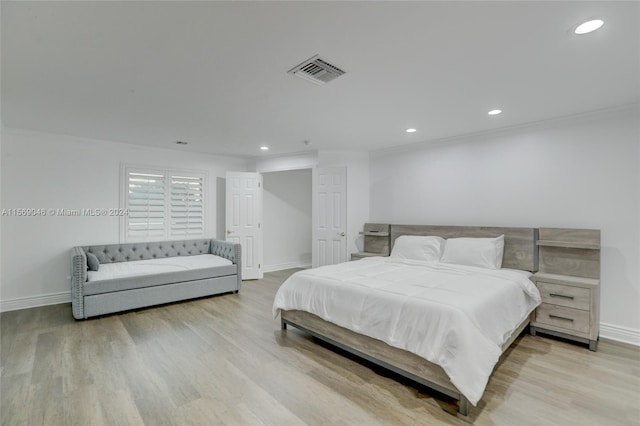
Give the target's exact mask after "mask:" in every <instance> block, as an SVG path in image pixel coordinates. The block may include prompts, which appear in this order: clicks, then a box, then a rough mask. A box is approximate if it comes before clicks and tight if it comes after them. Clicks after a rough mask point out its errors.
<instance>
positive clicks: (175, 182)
mask: <svg viewBox="0 0 640 426" xmlns="http://www.w3.org/2000/svg"><path fill="white" fill-rule="evenodd" d="M204 178H205V175H204V174H199V173H184V172H178V171H173V170H166V171H161V170H144V169H134V168H131V167H125V172H124V180H125V188H124V189H125V196H124V197H123V198H124V199H123V204H124V208H125V209H127V211H128V215H127V216H124V218H123V222H124V224H123V234H124V238H123V240H124V241H145V240H146V241H150V240H158V239H164V238H167V239H176V238H197V237H202V236H204Z"/></svg>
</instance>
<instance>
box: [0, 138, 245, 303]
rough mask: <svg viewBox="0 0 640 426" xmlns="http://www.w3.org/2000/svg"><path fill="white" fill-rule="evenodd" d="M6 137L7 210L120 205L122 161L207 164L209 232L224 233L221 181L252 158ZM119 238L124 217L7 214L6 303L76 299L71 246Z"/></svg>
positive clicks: (0, 296) (0, 293)
mask: <svg viewBox="0 0 640 426" xmlns="http://www.w3.org/2000/svg"><path fill="white" fill-rule="evenodd" d="M2 138H3V141H2V164H1V165H2V207H3V208H54V209H55V208H65V209H78V208H79V209H82V208H117V207H119V202H120V190H121V188H120V185H121V183H120V165H121V163H122V162H124V163H129V164H135V165H143V166H156V167H166V168H179V169H192V170H200V171H205V172H206V173H207V174H208V179H207V181H206V195H207V200H208V201H207V204H206V221H205V227H206V234H207V236H209V237H215V236H216V235H217V234H220V235H221V234H223V233H224V228H221V229H219V230H218V229H217V227H218V226H219V222H220V220H219V219H220V217H222V218H224V197H221V196H220V195H221V194H219V193H218V192H219V191H220V188H222V189H223V190H224V184H222V185H221V184H220V180H221V179H224V176H225V172H226V171H245V170H246V162H245V161H244V160H240V159H236V158H226V157H215V156H211V155H205V154H199V153H189V152H180V151H179V150H172V149H155V148H148V147H141V146H134V145H127V144H122V143H115V142H105V141H95V140H87V139H80V138H73V137H68V136H62V135H53V134H46V133H38V132H31V131H25V130H17V129H5V128H3V129H2ZM221 202H222V204H221ZM221 236H222V235H221ZM118 239H119V219H118V218H117V217H50V216H47V217H30V218H29V217H6V216H5V217H2V238H1V242H2V247H3V250H2V286H1V288H0V301H1V302H0V308H1V309H2V310H9V309H18V308H23V307H29V306H37V305H40V304H50V303H61V302H65V301H68V300H70V298H69V281H68V278H67V277H68V275H69V262H70V260H69V251H70V249H71V247H73V246H77V245H85V244H101V243H117V242H118Z"/></svg>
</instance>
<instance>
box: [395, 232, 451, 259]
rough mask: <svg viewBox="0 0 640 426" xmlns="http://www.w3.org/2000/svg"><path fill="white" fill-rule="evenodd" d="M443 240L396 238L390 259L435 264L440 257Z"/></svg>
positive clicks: (405, 236) (412, 236) (421, 237)
mask: <svg viewBox="0 0 640 426" xmlns="http://www.w3.org/2000/svg"><path fill="white" fill-rule="evenodd" d="M444 243H445V241H444V238H440V237H423V236H419V235H402V236H400V237H398V238H396V241H395V243H394V244H393V249H392V250H391V257H396V258H398V259H413V260H425V261H428V262H429V261H432V262H437V261H438V260H439V259H440V256H442V249H443V248H444Z"/></svg>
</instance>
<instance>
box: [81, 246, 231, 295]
mask: <svg viewBox="0 0 640 426" xmlns="http://www.w3.org/2000/svg"><path fill="white" fill-rule="evenodd" d="M237 270H238V268H237V265H235V264H233V263H231V261H230V260H228V259H225V258H222V257H220V256H215V255H212V254H202V255H195V256H177V257H171V258H164V259H151V260H137V261H132V262H117V263H108V264H103V265H101V267H100V270H99V271H89V272H88V273H87V275H88V281H87V282H85V283H84V291H83V293H84V295H85V296H88V295H92V294H102V293H110V292H114V291H124V290H132V289H136V288H143V287H152V286H158V285H165V284H173V283H179V282H185V281H194V280H202V279H207V278H212V277H221V276H226V275H234V274H236V273H237Z"/></svg>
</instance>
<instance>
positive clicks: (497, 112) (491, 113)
mask: <svg viewBox="0 0 640 426" xmlns="http://www.w3.org/2000/svg"><path fill="white" fill-rule="evenodd" d="M487 114H489V115H498V114H502V110H501V109H492V110H491V111H489V112H488V113H487Z"/></svg>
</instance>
